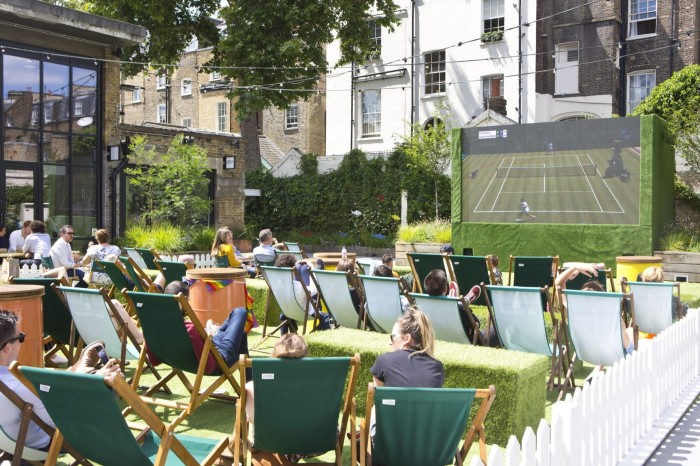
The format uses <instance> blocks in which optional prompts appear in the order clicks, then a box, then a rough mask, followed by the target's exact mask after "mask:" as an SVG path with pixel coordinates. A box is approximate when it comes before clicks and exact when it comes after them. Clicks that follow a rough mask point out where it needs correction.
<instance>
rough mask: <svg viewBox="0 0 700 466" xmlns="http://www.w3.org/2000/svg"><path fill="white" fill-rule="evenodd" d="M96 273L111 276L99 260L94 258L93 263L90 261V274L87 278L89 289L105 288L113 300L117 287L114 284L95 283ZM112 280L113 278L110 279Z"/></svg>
mask: <svg viewBox="0 0 700 466" xmlns="http://www.w3.org/2000/svg"><path fill="white" fill-rule="evenodd" d="M95 273H104V274H106V275H107V276H109V274H107V271H106V270H105V269H104V268H103V267H102V266H101V265H100V264H98V263H97V259H96V258H94V257H93V258H92V261H90V273H89V274H88V277H87V283H88V287H90V288H105V289H106V290H107V294H108V295H109V296H110V297H111V298H113V297H114V291H115V290H116V288H117V287H116V286H115V285H114V283H95V282H94V281H93V275H94V274H95ZM110 280H111V277H110Z"/></svg>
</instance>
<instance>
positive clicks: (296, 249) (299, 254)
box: [282, 241, 307, 260]
mask: <svg viewBox="0 0 700 466" xmlns="http://www.w3.org/2000/svg"><path fill="white" fill-rule="evenodd" d="M283 244H284V245H285V246H286V248H287V250H286V251H284V252H282V253H283V254H287V253H288V254H294V256H296V258H297V260H301V259H307V256H306V253H305V252H304V250H303V249H301V247H300V246H299V243H290V242H287V241H285V242H284V243H283Z"/></svg>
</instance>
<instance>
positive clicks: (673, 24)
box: [668, 0, 680, 78]
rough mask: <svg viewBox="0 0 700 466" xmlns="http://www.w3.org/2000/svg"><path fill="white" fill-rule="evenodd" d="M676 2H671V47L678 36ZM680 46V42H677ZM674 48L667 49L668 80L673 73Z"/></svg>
mask: <svg viewBox="0 0 700 466" xmlns="http://www.w3.org/2000/svg"><path fill="white" fill-rule="evenodd" d="M676 1H677V0H671V34H670V37H669V39H670V45H673V42H674V41H675V40H676V39H677V38H678V35H677V34H676ZM678 44H680V41H679V42H678ZM674 48H675V47H669V48H668V55H669V57H668V77H669V78H670V77H671V75H672V74H673V72H674V69H673V49H674Z"/></svg>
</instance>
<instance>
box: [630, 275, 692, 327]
mask: <svg viewBox="0 0 700 466" xmlns="http://www.w3.org/2000/svg"><path fill="white" fill-rule="evenodd" d="M627 286H629V290H630V293H632V296H634V316H635V318H636V322H637V325H638V326H639V330H641V331H642V332H646V333H661V332H663V331H664V330H665V329H667V328H668V327H670V326H671V324H672V323H673V319H674V318H678V319H680V318H681V317H682V316H681V315H679V314H678V313H677V312H676V309H674V308H673V289H674V288H676V290H677V293H678V295H677V296H678V298H679V299H680V283H658V282H627Z"/></svg>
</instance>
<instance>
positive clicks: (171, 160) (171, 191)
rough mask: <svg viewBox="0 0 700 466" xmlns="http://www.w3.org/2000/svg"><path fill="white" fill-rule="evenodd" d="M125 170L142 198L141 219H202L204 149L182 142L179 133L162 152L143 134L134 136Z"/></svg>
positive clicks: (186, 222)
mask: <svg viewBox="0 0 700 466" xmlns="http://www.w3.org/2000/svg"><path fill="white" fill-rule="evenodd" d="M129 159H130V161H131V162H132V163H134V164H135V166H133V167H130V168H127V169H125V170H124V171H125V172H126V174H127V175H130V178H129V183H131V185H132V186H134V187H135V188H136V189H138V190H139V192H140V193H142V194H143V197H144V211H143V213H142V218H143V219H144V220H145V221H146V222H147V223H159V222H171V223H173V224H174V225H176V226H181V227H188V226H191V225H193V224H195V223H198V222H201V221H202V219H203V218H204V219H206V218H207V216H208V214H209V208H210V206H211V201H210V200H209V197H208V196H207V183H208V181H207V177H206V172H207V171H208V168H207V152H206V149H204V148H202V147H200V146H197V145H194V144H184V143H183V136H182V135H181V134H180V135H178V136H176V137H175V138H174V139H173V142H172V144H171V145H170V146H169V147H168V150H167V152H166V153H164V154H163V153H160V152H158V151H156V148H155V147H154V146H152V145H150V144H148V140H147V139H146V138H145V137H143V136H135V137H134V139H133V142H132V144H131V154H130V155H129Z"/></svg>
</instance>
